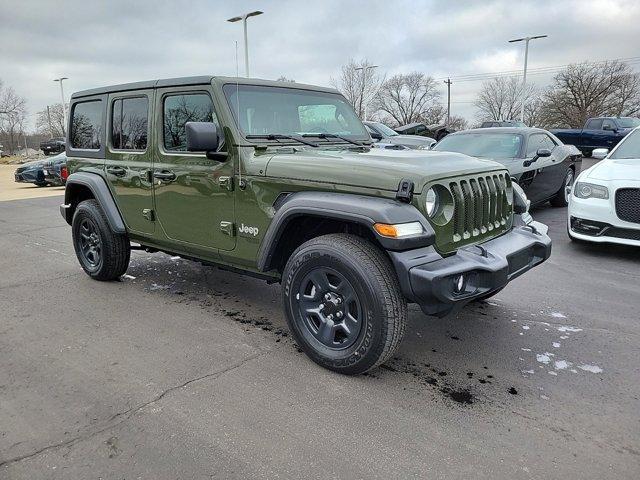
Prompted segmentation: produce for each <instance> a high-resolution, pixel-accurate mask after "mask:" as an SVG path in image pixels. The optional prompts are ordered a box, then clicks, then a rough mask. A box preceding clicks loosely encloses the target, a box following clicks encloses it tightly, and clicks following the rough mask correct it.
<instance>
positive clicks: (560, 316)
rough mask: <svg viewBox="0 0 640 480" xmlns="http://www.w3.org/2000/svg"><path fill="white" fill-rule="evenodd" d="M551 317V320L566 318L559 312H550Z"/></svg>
mask: <svg viewBox="0 0 640 480" xmlns="http://www.w3.org/2000/svg"><path fill="white" fill-rule="evenodd" d="M551 316H552V317H553V318H567V316H566V315H565V314H564V313H560V312H551Z"/></svg>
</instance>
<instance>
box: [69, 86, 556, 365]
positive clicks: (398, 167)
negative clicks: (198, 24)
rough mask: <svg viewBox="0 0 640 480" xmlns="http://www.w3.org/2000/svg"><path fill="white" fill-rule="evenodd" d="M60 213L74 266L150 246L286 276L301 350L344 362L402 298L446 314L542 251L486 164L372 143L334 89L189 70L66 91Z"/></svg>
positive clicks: (95, 264)
mask: <svg viewBox="0 0 640 480" xmlns="http://www.w3.org/2000/svg"><path fill="white" fill-rule="evenodd" d="M70 112H71V113H70V120H69V128H68V138H67V156H68V168H69V170H70V173H71V175H70V176H69V178H68V180H67V186H66V192H65V202H64V204H63V205H62V206H61V213H62V216H63V217H64V218H65V220H66V221H67V223H68V224H70V225H71V227H72V232H73V244H74V247H75V251H76V254H77V257H78V260H79V261H80V264H81V265H82V268H83V269H84V270H85V271H86V273H87V274H88V275H89V276H91V277H92V278H94V279H96V280H114V279H117V278H118V277H120V276H121V275H122V274H124V273H125V271H126V270H127V266H128V264H129V256H130V251H131V250H132V249H144V250H146V251H151V252H155V251H162V252H166V253H170V254H171V255H180V256H182V257H184V258H187V259H191V260H196V261H199V262H202V263H203V264H207V265H215V266H218V267H220V268H222V269H229V270H233V271H237V272H240V273H244V274H249V275H254V276H257V277H260V278H263V279H265V280H267V281H268V282H277V281H279V282H281V284H282V301H283V305H284V311H285V313H286V316H287V321H288V324H289V327H290V329H291V332H292V334H293V336H294V337H295V340H296V342H297V343H298V345H300V347H302V349H304V351H305V352H306V353H307V355H308V356H309V357H311V359H312V360H314V361H315V362H317V363H318V364H320V365H322V366H323V367H326V368H329V369H332V370H335V371H337V372H341V373H346V374H358V373H362V372H365V371H367V370H369V369H371V368H373V367H376V366H377V365H380V364H381V363H383V362H385V361H386V360H387V359H389V358H390V357H391V356H392V355H393V353H394V351H395V350H396V349H397V348H398V345H399V344H400V341H401V340H402V337H403V334H404V331H405V327H406V324H407V302H415V303H417V304H418V305H419V306H420V307H421V309H422V310H423V312H424V313H426V314H428V315H438V316H443V315H446V314H448V313H450V312H454V311H456V310H458V309H459V308H461V307H463V306H464V305H465V304H467V303H469V302H470V301H472V300H476V299H481V298H487V297H489V296H491V295H493V294H495V293H496V292H497V291H499V290H500V289H501V288H503V287H504V286H505V285H506V284H507V283H508V282H509V281H510V280H511V279H513V278H515V277H517V276H518V275H520V274H522V273H524V272H525V271H527V270H529V269H530V268H532V267H534V266H536V265H538V264H540V263H542V262H543V261H545V260H546V259H547V258H548V257H549V255H550V253H551V241H550V239H549V237H548V236H547V235H546V227H545V226H544V225H541V224H539V223H537V222H534V221H533V220H532V218H531V216H530V215H529V214H528V201H527V199H526V197H525V196H524V193H523V192H522V190H521V189H520V188H519V187H518V186H517V185H516V184H514V183H512V182H511V179H510V178H509V176H508V173H507V170H506V169H505V168H504V167H503V166H502V165H499V164H497V163H494V162H490V161H484V160H479V159H476V158H471V157H468V156H465V155H461V154H456V153H447V152H430V151H419V150H407V151H396V150H385V149H379V148H374V147H373V144H372V140H371V137H370V136H369V134H368V133H367V131H366V130H365V128H364V126H363V125H362V122H361V121H360V120H359V119H358V117H357V116H356V114H355V112H354V111H353V109H352V108H351V106H350V105H349V104H348V102H347V101H346V100H345V98H344V97H343V96H342V95H340V94H339V93H338V92H337V91H335V90H332V89H327V88H321V87H314V86H308V85H301V84H291V83H280V82H270V81H263V80H256V79H244V78H242V79H240V78H222V77H211V76H204V77H190V78H179V79H169V80H156V81H149V82H138V83H131V84H126V85H118V86H112V87H105V88H97V89H93V90H86V91H82V92H78V93H75V94H74V95H73V96H72V98H71V108H70Z"/></svg>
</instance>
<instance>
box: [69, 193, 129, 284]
mask: <svg viewBox="0 0 640 480" xmlns="http://www.w3.org/2000/svg"><path fill="white" fill-rule="evenodd" d="M71 232H72V236H73V247H74V249H75V251H76V256H77V257H78V261H79V262H80V265H81V266H82V269H83V270H84V271H85V272H86V273H87V275H89V276H90V277H91V278H93V279H95V280H101V281H107V280H115V279H116V278H119V277H120V276H121V275H123V274H124V273H125V272H126V271H127V267H128V266H129V258H130V255H131V247H130V245H129V239H128V238H127V236H126V235H124V234H119V233H114V232H113V231H112V230H111V227H110V226H109V222H108V220H107V217H106V215H105V214H104V212H103V210H102V207H100V204H99V203H98V202H97V201H96V200H93V199H91V200H85V201H84V202H81V203H80V204H79V205H78V207H77V208H76V211H75V213H74V215H73V222H72V224H71Z"/></svg>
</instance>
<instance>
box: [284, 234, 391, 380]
mask: <svg viewBox="0 0 640 480" xmlns="http://www.w3.org/2000/svg"><path fill="white" fill-rule="evenodd" d="M315 267H328V268H332V269H334V270H337V271H339V272H340V273H341V274H342V275H344V277H345V278H346V279H347V280H348V281H349V282H350V283H351V285H352V286H353V288H354V290H355V291H356V293H357V295H358V297H359V300H360V304H361V307H362V310H363V315H362V319H363V325H362V326H361V330H360V333H359V335H358V338H357V339H356V341H355V342H354V344H353V345H351V346H350V347H348V348H346V349H344V350H333V349H330V348H328V347H326V346H323V345H322V344H320V343H319V342H317V341H315V342H313V341H309V335H310V334H306V333H305V332H304V331H303V329H306V328H307V327H306V326H305V325H304V324H303V320H302V319H301V318H300V315H299V310H298V307H297V302H296V294H297V293H298V291H299V287H300V283H301V282H302V280H303V279H304V277H305V276H306V275H307V273H308V272H309V271H310V270H311V269H313V268H315ZM378 290H379V288H377V287H376V285H375V283H374V282H372V281H371V278H370V275H367V272H366V271H365V270H364V269H363V267H362V266H361V265H359V264H358V263H357V262H355V261H353V260H352V259H351V258H349V256H348V254H347V252H344V251H341V250H339V249H336V248H334V247H331V246H329V245H322V244H316V245H311V246H309V247H305V246H303V247H302V248H301V249H300V250H298V251H297V252H295V253H294V255H293V256H292V257H291V259H290V261H289V262H288V263H287V267H286V268H285V272H284V277H283V287H282V291H283V303H284V309H285V312H286V315H287V322H288V324H289V328H290V329H291V332H292V334H293V336H294V338H295V340H296V342H297V343H298V345H299V346H300V347H301V348H302V349H303V350H304V351H305V353H306V354H307V355H308V356H309V357H310V358H311V359H312V360H314V361H315V362H316V363H318V364H320V365H322V366H323V367H326V368H329V369H331V370H335V371H340V372H342V373H359V372H361V371H366V370H367V369H368V368H370V367H371V366H372V365H374V364H375V363H376V361H377V360H378V358H379V352H378V351H377V350H378V349H379V348H378V347H380V343H381V339H382V336H383V329H385V328H387V326H386V324H385V322H384V321H383V316H384V312H383V308H382V305H381V302H380V300H379V299H380V298H381V297H382V293H381V292H379V291H378Z"/></svg>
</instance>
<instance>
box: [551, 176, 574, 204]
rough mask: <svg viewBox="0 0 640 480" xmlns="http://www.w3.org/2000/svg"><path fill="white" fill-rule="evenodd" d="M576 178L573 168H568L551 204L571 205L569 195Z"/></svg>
mask: <svg viewBox="0 0 640 480" xmlns="http://www.w3.org/2000/svg"><path fill="white" fill-rule="evenodd" d="M574 180H575V173H574V172H573V169H572V168H569V169H568V170H567V173H565V175H564V180H563V181H562V186H561V187H560V190H558V193H556V196H555V197H553V198H552V199H551V205H552V206H554V207H566V206H567V205H569V195H570V194H571V190H572V188H573V181H574Z"/></svg>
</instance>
